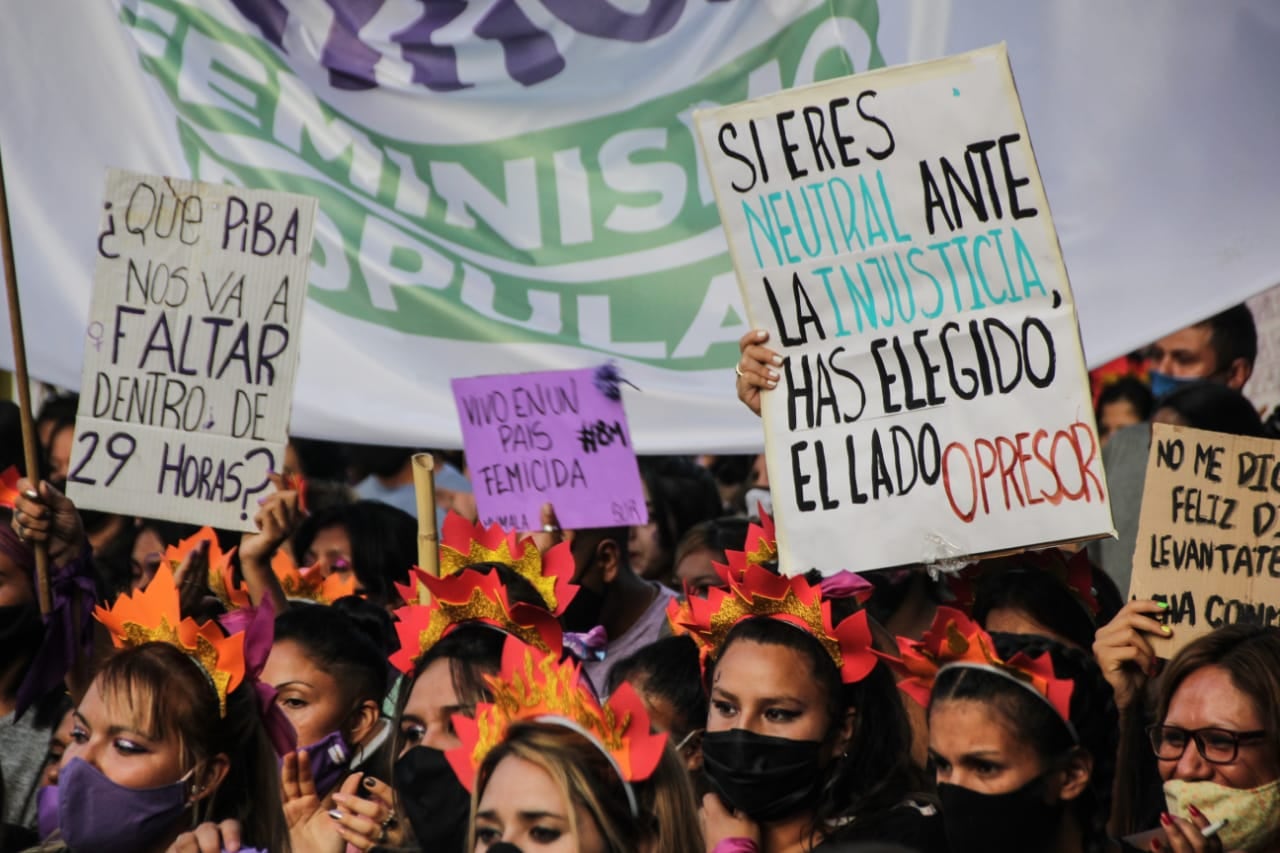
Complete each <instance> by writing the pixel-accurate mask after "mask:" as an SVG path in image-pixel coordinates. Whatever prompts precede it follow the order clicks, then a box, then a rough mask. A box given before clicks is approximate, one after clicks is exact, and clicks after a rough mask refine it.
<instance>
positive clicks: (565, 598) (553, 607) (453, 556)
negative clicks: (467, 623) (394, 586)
mask: <svg viewBox="0 0 1280 853" xmlns="http://www.w3.org/2000/svg"><path fill="white" fill-rule="evenodd" d="M442 533H443V536H442V538H441V540H440V577H442V578H443V577H448V576H449V575H455V574H457V573H458V572H460V571H462V570H463V569H464V568H465V567H466V566H469V565H471V564H472V563H504V564H506V565H508V566H510V567H511V568H512V569H514V570H515V571H516V573H517V574H519V575H520V576H522V577H523V578H524V579H525V580H527V581H528V582H529V583H531V584H533V587H534V589H536V590H537V591H538V595H540V596H542V600H543V601H545V602H546V604H547V609H548V610H550V611H551V612H552V613H553V614H555V615H556V616H559V615H560V614H561V613H563V612H564V609H565V608H566V607H568V606H569V602H570V601H571V600H572V599H573V596H574V594H575V593H576V592H577V591H578V587H577V586H575V585H574V584H572V583H570V581H571V580H572V579H573V571H574V564H573V554H572V553H570V551H569V543H568V542H561V543H560V544H559V545H556V546H555V547H553V548H550V549H549V550H548V551H547V552H546V553H545V554H543V553H541V552H539V551H538V546H537V544H536V543H535V542H534V541H533V539H531V538H529V537H525V538H524V539H523V540H520V541H517V540H516V534H515V531H511V530H505V531H504V530H503V529H502V528H501V527H500V526H498V525H497V524H493V525H490V526H489V528H488V529H486V528H485V527H484V526H483V525H481V524H472V523H471V522H470V521H467V520H466V519H465V518H463V517H462V516H460V515H458V514H457V513H455V512H452V511H451V512H450V513H449V514H448V515H447V516H445V519H444V530H443V531H442ZM416 598H417V595H416V594H415V595H411V596H405V600H406V601H413V600H415V599H416Z"/></svg>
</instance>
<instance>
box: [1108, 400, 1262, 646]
mask: <svg viewBox="0 0 1280 853" xmlns="http://www.w3.org/2000/svg"><path fill="white" fill-rule="evenodd" d="M1129 597H1130V598H1153V599H1155V600H1156V601H1163V602H1165V603H1166V604H1167V605H1168V610H1167V611H1166V613H1167V616H1166V623H1167V624H1168V625H1169V626H1170V627H1171V628H1172V629H1173V632H1172V636H1171V637H1169V638H1167V639H1166V638H1163V637H1159V636H1152V637H1151V638H1150V639H1151V643H1152V645H1153V646H1154V647H1155V650H1156V652H1157V654H1159V655H1160V657H1163V658H1168V657H1172V656H1173V655H1174V654H1176V653H1177V652H1178V650H1179V649H1181V648H1182V647H1183V646H1185V645H1186V644H1187V643H1189V642H1191V641H1192V640H1194V639H1196V638H1197V637H1201V636H1204V635H1205V634H1208V633H1210V632H1212V631H1213V630H1214V629H1215V628H1221V627H1222V626H1224V625H1232V624H1236V623H1245V624H1249V625H1271V626H1274V625H1280V441H1270V440H1267V439H1262V438H1244V437H1242V436H1234V435H1225V434H1223V433H1218V432H1207V431H1205V430H1198V429H1191V428H1190V427H1177V426H1169V425H1168V424H1152V426H1151V453H1150V455H1149V457H1148V460H1147V479H1146V482H1145V483H1144V484H1143V488H1142V512H1141V514H1140V515H1139V517H1138V544H1137V547H1136V548H1135V549H1134V554H1133V578H1132V580H1131V581H1130V584H1129Z"/></svg>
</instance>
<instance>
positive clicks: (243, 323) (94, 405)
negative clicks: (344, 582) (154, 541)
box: [68, 169, 316, 530]
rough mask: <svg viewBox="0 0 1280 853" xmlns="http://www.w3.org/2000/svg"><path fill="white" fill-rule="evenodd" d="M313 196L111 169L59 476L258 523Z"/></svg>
mask: <svg viewBox="0 0 1280 853" xmlns="http://www.w3.org/2000/svg"><path fill="white" fill-rule="evenodd" d="M315 210H316V201H315V199H312V198H308V197H305V196H298V195H292V194H289V193H280V192H268V191H261V190H246V189H241V188H238V187H231V186H224V185H221V184H206V183H199V182H194V181H187V180H180V179H177V178H166V177H159V176H154V175H141V174H135V173H132V172H126V171H121V170H115V169H113V170H111V171H110V172H109V173H108V175H107V190H106V198H105V201H104V203H103V206H102V217H101V229H100V232H99V236H98V245H97V250H98V258H97V265H96V267H95V270H94V287H93V304H92V306H91V308H90V313H89V327H88V329H87V330H86V334H87V342H86V347H85V360H84V372H83V377H82V382H81V388H80V409H79V412H78V415H77V418H76V437H75V446H74V451H73V453H72V458H71V468H70V476H69V478H68V490H69V494H70V496H71V498H72V499H73V500H74V501H75V502H76V503H77V504H79V505H80V506H82V507H86V508H90V509H100V510H107V511H109V512H116V513H121V514H125V515H141V516H149V517H152V518H164V519H169V520H172V521H183V522H190V523H194V524H209V525H213V526H214V527H222V528H228V529H242V530H244V529H253V521H252V519H253V515H254V513H255V512H256V511H257V506H256V503H257V496H260V495H261V494H262V493H263V492H264V491H267V490H270V483H269V480H268V473H269V472H273V471H280V470H281V468H282V463H283V461H284V455H283V454H284V444H285V441H286V438H287V435H286V434H287V430H288V426H289V411H290V407H291V404H292V399H293V379H294V372H295V370H296V368H297V361H298V336H299V333H300V331H301V329H302V306H303V302H304V301H305V297H306V289H307V265H308V262H309V260H310V256H311V238H312V226H313V224H314V221H315Z"/></svg>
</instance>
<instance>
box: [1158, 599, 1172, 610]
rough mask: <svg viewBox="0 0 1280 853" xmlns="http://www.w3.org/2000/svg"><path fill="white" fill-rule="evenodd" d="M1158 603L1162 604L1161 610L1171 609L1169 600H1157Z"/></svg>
mask: <svg viewBox="0 0 1280 853" xmlns="http://www.w3.org/2000/svg"><path fill="white" fill-rule="evenodd" d="M1156 604H1158V605H1160V609H1161V610H1168V609H1169V602H1167V601H1157V602H1156Z"/></svg>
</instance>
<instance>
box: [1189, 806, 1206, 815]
mask: <svg viewBox="0 0 1280 853" xmlns="http://www.w3.org/2000/svg"><path fill="white" fill-rule="evenodd" d="M1187 811H1189V812H1191V816H1192V817H1204V815H1203V814H1202V813H1201V812H1200V810H1199V809H1198V808H1196V807H1195V806H1193V805H1191V804H1190V803H1188V804H1187Z"/></svg>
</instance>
